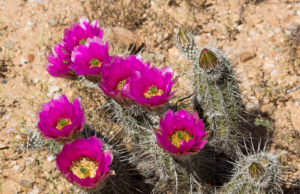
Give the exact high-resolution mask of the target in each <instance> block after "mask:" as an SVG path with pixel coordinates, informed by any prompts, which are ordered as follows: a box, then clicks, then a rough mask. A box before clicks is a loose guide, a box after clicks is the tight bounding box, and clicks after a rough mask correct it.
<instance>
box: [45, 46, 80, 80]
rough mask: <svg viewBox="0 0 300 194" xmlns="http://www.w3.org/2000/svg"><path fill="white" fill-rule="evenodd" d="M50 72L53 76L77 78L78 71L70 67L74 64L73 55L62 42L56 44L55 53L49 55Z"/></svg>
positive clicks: (47, 67)
mask: <svg viewBox="0 0 300 194" xmlns="http://www.w3.org/2000/svg"><path fill="white" fill-rule="evenodd" d="M48 61H49V64H48V65H46V69H47V71H48V73H49V74H50V75H51V76H53V77H64V78H71V79H74V78H76V73H75V72H74V71H73V70H71V69H70V68H69V67H70V65H72V64H73V62H72V61H71V55H70V53H69V52H68V51H66V50H65V49H64V48H63V46H62V45H61V44H56V45H54V48H53V53H51V54H50V55H48Z"/></svg>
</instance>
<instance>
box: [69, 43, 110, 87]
mask: <svg viewBox="0 0 300 194" xmlns="http://www.w3.org/2000/svg"><path fill="white" fill-rule="evenodd" d="M108 50H109V44H108V42H106V43H105V44H104V43H103V41H102V40H101V39H100V38H99V37H94V38H92V39H87V41H86V44H82V45H79V46H78V47H76V48H75V49H74V51H73V53H72V61H73V62H74V64H73V65H72V66H71V69H73V70H74V71H75V72H76V74H77V75H84V76H86V78H91V79H92V78H94V82H95V83H97V82H100V81H101V69H102V68H103V66H104V65H106V64H108V63H109V62H110V60H111V57H110V56H109V55H108ZM97 77H98V79H96V78H97ZM95 79H96V80H95ZM97 80H98V81H97ZM91 81H92V80H91Z"/></svg>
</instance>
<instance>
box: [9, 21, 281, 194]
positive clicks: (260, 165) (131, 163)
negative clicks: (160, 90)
mask: <svg viewBox="0 0 300 194" xmlns="http://www.w3.org/2000/svg"><path fill="white" fill-rule="evenodd" d="M82 21H83V24H84V25H86V24H87V23H84V22H86V19H84V18H83V19H82ZM88 24H89V23H88ZM95 24H96V23H95V22H93V23H92V27H95V26H96V25H95ZM96 32H97V36H99V38H102V36H103V34H101V33H103V32H101V31H96ZM66 33H68V31H66ZM99 38H98V39H97V38H93V39H90V40H88V41H90V42H89V44H95V45H96V44H99V45H100V46H102V47H104V46H103V45H104V44H103V43H102V40H100V39H99ZM82 40H84V41H86V39H82ZM99 42H100V43H101V44H100V43H99ZM175 43H176V45H177V47H178V48H179V50H180V51H181V52H182V54H183V55H184V56H185V57H186V58H187V59H188V60H189V61H190V62H191V63H192V64H193V67H192V70H191V71H192V72H191V74H189V78H190V81H191V83H192V86H193V89H194V91H195V94H194V97H193V100H192V101H193V103H194V104H195V107H197V106H198V107H199V106H200V107H201V109H202V110H203V112H204V117H205V118H202V119H204V120H205V121H206V122H207V123H205V125H206V126H205V127H206V130H207V131H212V135H211V136H210V138H209V139H208V143H207V145H206V147H205V148H204V145H205V143H206V141H207V140H206V138H207V137H208V134H209V133H206V132H205V131H204V126H203V123H202V121H201V120H200V119H199V118H198V116H196V115H197V114H196V113H195V114H196V115H194V114H193V115H189V116H190V117H191V118H192V119H193V122H192V123H193V125H195V126H196V125H197V126H198V127H199V126H200V131H201V130H202V129H201V126H203V131H202V132H203V134H201V135H202V136H203V137H201V138H200V136H199V142H198V143H199V144H200V143H203V147H201V146H199V145H197V146H198V147H201V148H199V149H198V150H194V149H192V148H190V149H189V150H188V151H189V152H188V154H183V153H181V152H180V151H178V152H175V153H172V152H171V151H170V150H168V149H162V147H163V145H161V144H159V143H158V139H157V138H158V135H157V134H161V136H163V135H162V131H159V129H158V128H159V127H161V123H160V122H161V121H162V118H165V115H166V114H171V113H172V114H173V112H172V111H171V110H169V111H167V110H168V109H174V106H173V105H172V104H171V103H170V102H169V99H168V100H167V101H166V102H165V103H164V104H163V106H162V107H161V108H159V109H151V108H152V105H151V106H148V107H146V106H144V104H142V105H140V104H130V103H128V102H131V101H128V99H127V101H126V98H127V97H125V95H124V96H123V97H122V98H119V97H120V96H118V95H115V96H113V95H112V93H109V92H111V91H108V92H107V91H106V93H105V94H106V96H107V98H106V99H107V100H106V102H105V103H104V104H103V105H102V107H101V108H102V109H103V110H104V112H105V113H108V114H109V116H110V122H114V123H116V125H117V126H118V128H119V129H120V130H119V131H117V132H116V133H115V134H114V135H113V137H107V136H105V135H103V134H102V133H99V132H97V131H95V130H94V129H92V128H91V127H90V126H89V125H88V124H85V125H84V126H83V127H79V128H81V129H80V130H79V131H80V132H79V133H78V134H77V135H78V136H79V137H80V138H85V139H88V138H90V137H92V136H96V137H98V138H101V139H103V142H104V144H103V148H104V149H109V150H112V152H113V156H114V159H113V162H112V163H111V165H110V168H111V169H113V170H114V171H115V174H116V176H108V177H106V178H105V179H104V180H103V182H105V184H104V183H102V182H101V184H100V185H98V186H97V187H94V188H92V189H91V188H90V189H87V188H82V187H79V188H76V187H74V191H76V192H78V193H82V194H85V193H132V191H133V190H136V191H142V192H144V193H149V192H151V193H176V194H177V193H178V194H181V193H182V194H185V193H191V194H192V193H195V194H196V193H197V194H202V193H203V194H206V193H226V194H227V193H232V194H242V193H245V194H246V193H265V194H270V193H276V192H279V193H280V192H281V193H283V192H282V190H281V188H280V186H279V184H280V182H281V179H282V178H281V177H282V171H281V166H280V164H279V163H278V161H277V158H278V157H279V156H280V154H273V153H266V151H265V149H263V150H262V151H255V150H254V148H253V146H252V150H253V152H252V153H247V155H244V154H243V153H242V151H241V150H240V149H239V148H238V136H239V131H238V127H239V126H238V122H239V121H240V118H241V116H240V113H241V108H240V105H241V99H240V94H239V89H238V83H237V79H236V77H235V71H234V68H233V66H232V63H231V62H230V60H229V59H228V58H227V56H226V54H225V53H224V52H223V51H222V50H219V49H217V48H215V47H214V46H204V47H201V48H199V46H198V45H197V43H196V42H195V40H194V37H193V34H192V33H190V32H188V31H186V30H183V29H180V30H179V32H178V34H177V39H176V41H175ZM80 44H81V43H80ZM60 46H61V45H60ZM78 47H79V46H78ZM78 47H75V50H76V52H79V51H78V50H79V48H78ZM102 47H101V48H102ZM66 48H68V47H66ZM82 48H83V47H82ZM99 48H100V47H99ZM67 54H68V53H60V54H58V56H59V55H61V56H62V57H65V55H67ZM78 56H80V55H79V54H78ZM78 56H77V55H75V58H76V57H78ZM124 56H125V55H124ZM51 57H52V58H54V57H57V56H55V55H51ZM139 58H140V55H139V56H136V59H138V60H140V59H139ZM108 59H110V58H109V56H108ZM127 59H128V58H127ZM68 60H69V61H63V62H64V63H65V62H67V63H66V64H68V63H71V62H70V59H69V58H68ZM72 60H73V55H72ZM128 60H129V59H128ZM75 62H76V61H75ZM75 62H74V63H75ZM145 64H147V63H144V64H143V65H145ZM68 65H69V64H68ZM92 65H93V64H92ZM97 65H98V63H97V64H95V66H92V67H89V68H90V69H91V68H98V67H99V66H97ZM100 65H101V64H100ZM79 66H80V64H76V63H75V65H74V64H73V66H71V68H73V69H75V70H78V67H79ZM51 68H52V69H51ZM60 68H61V69H60ZM68 68H70V67H69V66H67V65H65V66H62V67H60V66H59V65H57V66H55V65H53V66H51V65H50V66H49V67H48V71H49V73H50V74H51V75H53V76H56V77H63V76H65V78H68V79H69V78H70V77H71V78H74V77H76V76H77V77H76V79H74V80H79V81H80V82H81V83H83V84H84V85H85V86H87V87H90V88H94V89H96V90H99V87H98V85H99V86H100V85H101V84H102V82H101V84H99V83H98V82H99V80H94V79H93V80H90V79H92V78H96V79H100V78H101V77H100V76H98V75H96V76H90V74H87V75H84V74H83V75H80V74H79V75H80V76H78V75H75V74H74V71H73V70H72V71H69V70H68ZM57 69H58V70H57ZM90 69H88V68H87V71H90ZM56 71H61V72H63V73H64V74H63V76H61V75H57V72H56ZM80 71H81V70H80V68H79V70H78V72H80ZM161 71H167V69H164V70H161ZM101 76H102V75H101ZM99 77H100V78H99ZM101 79H103V77H102V78H101ZM101 79H100V81H101ZM125 82H126V80H125ZM170 82H171V81H170ZM173 83H175V82H174V81H172V84H173ZM124 84H126V83H124ZM124 84H123V86H122V87H124ZM118 86H119V85H118ZM100 87H101V89H102V88H104V89H105V86H104V84H103V85H101V86H100ZM151 87H152V86H151ZM151 87H150V88H151ZM150 88H149V91H150V92H152V91H151V90H150ZM152 89H153V88H152ZM154 89H155V91H153V93H155V92H157V88H154ZM102 90H103V89H102ZM121 90H123V88H121V89H120V91H121ZM100 91H101V90H100ZM101 92H102V91H101ZM103 93H104V92H103ZM107 93H109V95H107ZM120 93H121V92H120ZM169 93H171V92H169ZM60 98H61V99H63V98H64V97H60ZM61 99H60V100H59V102H60V103H61V102H63V100H61ZM124 99H125V100H124ZM78 101H79V102H80V100H77V101H73V106H77V107H76V108H77V109H78V111H77V113H76V114H78V115H77V116H78V118H80V119H81V120H82V122H83V123H84V122H85V117H84V115H81V116H80V114H81V111H82V110H81V104H80V103H79V104H78ZM51 103H52V104H53V102H51ZM51 103H49V104H50V105H51ZM55 103H58V102H55ZM76 103H77V104H76ZM75 104H76V105H75ZM129 104H130V105H129ZM50 105H46V106H50ZM63 105H64V104H63ZM51 106H52V105H51ZM66 106H67V105H66ZM68 106H69V105H68ZM149 107H150V108H149ZM45 110H46V109H45ZM45 110H43V111H44V112H45ZM47 111H48V110H47ZM47 111H46V112H47ZM44 112H42V111H41V113H39V114H40V117H41V118H42V117H43V114H45V115H47V114H48V113H44ZM178 112H180V111H178ZM186 112H187V111H186ZM178 114H179V113H178ZM180 114H183V115H184V114H187V113H185V112H182V113H180ZM40 122H41V121H39V123H40ZM200 122H201V123H202V124H201V123H200ZM70 124H72V123H70ZM81 124H82V123H81ZM78 125H79V126H80V124H78ZM38 126H39V125H38ZM40 127H44V126H43V125H42V124H41V125H40ZM40 130H41V129H40ZM41 131H42V130H41ZM120 131H122V132H121V133H119V132H120ZM21 132H22V131H21ZM24 132H26V134H28V136H27V137H26V138H25V139H26V141H25V142H24V141H23V147H22V146H21V150H25V148H26V147H27V148H30V149H31V150H41V149H42V147H44V146H45V145H49V146H48V148H49V150H50V152H51V153H53V154H55V155H56V154H58V152H60V151H61V149H64V148H62V146H61V145H60V144H59V143H57V141H54V140H46V139H43V137H42V136H41V133H40V132H39V131H37V130H31V129H30V130H29V129H27V128H26V129H25V131H23V133H24ZM202 132H201V133H202ZM13 133H15V135H18V134H17V132H15V131H10V134H13ZM172 133H173V132H172ZM199 133H200V132H199ZM21 135H22V134H21ZM23 135H24V134H23ZM50 135H51V134H50ZM197 135H198V134H197ZM44 136H46V135H45V134H44ZM183 137H184V138H190V137H189V136H188V135H186V134H185V131H181V132H178V134H177V137H175V138H177V139H179V140H180V139H182V138H183ZM21 139H22V137H21ZM128 140H129V141H128ZM193 140H194V139H193ZM101 141H102V140H101ZM168 141H171V140H170V137H169V139H168ZM188 141H189V139H188V140H185V143H188ZM73 142H74V141H73ZM179 142H180V144H181V143H182V141H179ZM68 145H70V144H68ZM173 145H175V144H173ZM128 147H129V148H128ZM173 147H174V146H173ZM177 148H179V147H177ZM170 149H171V148H170ZM172 149H173V148H172ZM200 149H201V151H200ZM27 150H29V149H27ZM100 151H101V150H100ZM62 152H63V151H61V152H60V153H62ZM103 153H104V154H107V152H103ZM103 153H101V154H103ZM59 155H60V154H58V157H59ZM224 156H225V157H224ZM229 158H236V160H235V161H233V160H232V159H231V160H230V161H228V160H229ZM133 169H135V170H136V172H133V173H132V170H133ZM135 173H136V174H135ZM110 175H111V174H110ZM141 183H143V184H141Z"/></svg>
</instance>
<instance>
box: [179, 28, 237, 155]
mask: <svg viewBox="0 0 300 194" xmlns="http://www.w3.org/2000/svg"><path fill="white" fill-rule="evenodd" d="M176 45H177V47H178V48H179V50H180V51H181V52H182V54H183V55H184V56H185V57H186V58H187V59H188V60H190V62H191V63H192V64H193V68H192V72H191V73H190V74H189V76H190V80H191V82H192V84H193V88H194V90H195V97H194V103H195V105H196V106H197V105H200V107H201V108H202V109H203V110H204V116H205V117H206V119H207V122H208V124H209V125H208V129H209V130H212V131H213V137H214V139H213V141H212V142H211V143H212V144H216V143H218V146H221V149H223V150H234V149H231V148H232V146H235V145H237V140H236V136H237V133H238V131H237V127H238V119H239V117H240V116H239V113H240V108H239V106H240V101H241V100H240V95H239V89H238V83H237V79H236V77H235V71H234V69H233V67H232V63H231V62H230V61H229V59H228V58H227V57H226V54H225V53H224V52H223V51H222V50H219V49H217V48H214V47H211V46H205V47H202V48H201V49H199V48H198V46H197V45H196V43H195V40H194V38H193V35H192V34H191V33H189V32H188V31H186V30H182V29H180V30H179V32H178V34H177V40H176ZM222 146H223V147H222ZM228 146H229V147H228Z"/></svg>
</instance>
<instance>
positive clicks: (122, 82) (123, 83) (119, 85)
mask: <svg viewBox="0 0 300 194" xmlns="http://www.w3.org/2000/svg"><path fill="white" fill-rule="evenodd" d="M126 80H127V79H123V80H122V81H120V82H119V83H118V85H117V88H116V89H117V90H122V88H123V87H124V85H125V84H126Z"/></svg>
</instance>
